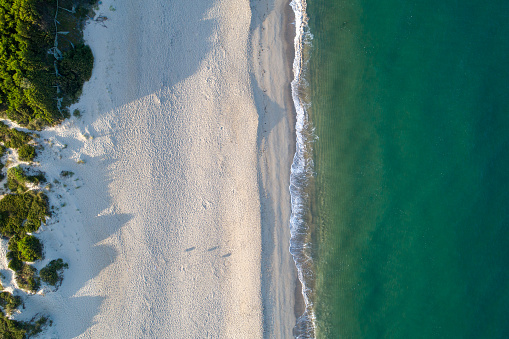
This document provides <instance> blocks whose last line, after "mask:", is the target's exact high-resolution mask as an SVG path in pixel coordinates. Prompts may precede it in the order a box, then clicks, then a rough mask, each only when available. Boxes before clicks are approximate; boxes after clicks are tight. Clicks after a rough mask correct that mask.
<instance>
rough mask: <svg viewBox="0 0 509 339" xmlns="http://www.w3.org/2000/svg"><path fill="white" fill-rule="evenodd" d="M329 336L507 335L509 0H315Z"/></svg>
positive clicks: (320, 294)
mask: <svg viewBox="0 0 509 339" xmlns="http://www.w3.org/2000/svg"><path fill="white" fill-rule="evenodd" d="M308 15H309V17H310V21H309V26H310V30H311V32H312V34H313V35H314V40H313V47H312V48H311V59H310V62H309V68H308V76H307V80H308V81H309V90H310V98H311V102H312V107H311V109H310V116H311V120H312V123H313V125H314V127H315V128H316V135H317V136H318V137H319V140H318V141H316V142H315V143H314V151H315V152H314V156H315V166H316V167H315V170H316V173H317V175H316V183H317V194H316V199H315V201H316V203H315V205H314V210H313V211H314V215H315V218H314V220H315V222H316V224H317V231H316V234H315V238H314V246H315V247H314V249H315V263H316V270H317V275H316V300H315V301H316V303H315V307H316V317H317V337H318V338H509V208H508V206H509V1H507V0H493V1H479V0H469V1H452V0H428V1H424V0H422V1H417V2H416V1H397V0H386V1H375V0H369V1H367V0H365V1H364V0H349V1H346V0H308Z"/></svg>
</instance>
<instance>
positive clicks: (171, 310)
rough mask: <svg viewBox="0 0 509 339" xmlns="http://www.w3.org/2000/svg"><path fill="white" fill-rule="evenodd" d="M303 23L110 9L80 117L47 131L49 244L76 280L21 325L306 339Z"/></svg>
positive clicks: (118, 5)
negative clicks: (293, 228)
mask: <svg viewBox="0 0 509 339" xmlns="http://www.w3.org/2000/svg"><path fill="white" fill-rule="evenodd" d="M288 11H289V5H288V3H286V1H280V0H278V1H275V2H274V1H270V0H266V1H265V0H263V1H257V2H256V3H255V2H252V3H251V2H250V1H247V0H219V1H213V2H210V1H206V0H193V1H185V2H182V1H181V2H174V3H169V2H167V1H163V0H149V1H145V2H143V3H138V2H135V1H127V2H116V1H109V0H108V1H103V2H102V4H101V5H100V7H99V9H98V10H97V11H96V16H95V19H97V18H99V17H101V16H102V17H103V19H100V20H91V21H89V23H88V24H87V25H86V28H85V31H84V32H85V40H86V42H87V43H88V44H89V45H90V46H91V48H92V51H93V53H94V57H95V64H94V70H93V74H92V78H91V80H90V81H89V82H87V83H86V84H85V86H84V89H83V95H82V97H81V99H80V101H79V102H78V103H77V104H75V105H73V106H72V107H71V112H72V111H73V110H74V109H78V110H79V111H80V114H81V117H73V118H71V119H70V120H68V121H66V122H64V123H63V124H62V125H60V126H57V127H54V128H50V129H47V130H45V131H43V132H42V133H41V142H42V143H43V144H45V150H44V151H43V152H42V154H41V155H40V157H39V161H40V164H41V165H40V168H41V170H43V171H45V172H46V173H47V176H48V178H50V179H51V180H56V181H53V182H54V184H53V186H52V189H51V192H50V193H49V196H50V203H51V204H52V205H53V206H55V210H54V213H53V215H52V217H51V218H50V219H49V220H48V222H47V225H45V226H43V227H42V231H41V232H40V234H39V236H40V238H42V240H43V242H44V244H45V253H46V258H48V259H47V260H49V258H51V257H62V258H63V259H64V261H66V262H68V263H69V269H68V270H66V272H65V279H64V281H63V284H62V286H61V287H60V288H59V290H58V291H57V292H52V291H44V293H40V294H38V295H36V296H33V297H30V298H29V300H28V301H27V305H28V306H29V307H28V309H29V310H30V311H29V312H24V313H23V314H22V315H20V316H19V317H18V318H19V319H25V318H26V319H30V317H31V316H33V314H34V313H35V312H41V313H45V314H48V315H49V316H50V317H51V318H52V320H53V326H52V327H50V329H49V330H48V332H47V335H48V337H54V338H75V337H77V338H100V337H108V338H126V337H130V338H140V337H145V338H190V337H193V338H209V337H210V338H261V337H291V336H292V329H293V326H294V325H295V321H296V320H295V319H296V318H295V303H296V302H295V299H296V297H295V296H296V293H295V292H296V288H297V291H298V286H296V270H295V266H294V263H293V260H292V258H291V256H290V253H289V251H288V247H289V239H290V234H289V227H288V225H289V217H290V196H289V190H288V186H289V174H290V173H289V172H290V164H291V159H292V157H293V153H294V137H293V132H292V129H293V127H292V124H293V123H294V122H293V121H292V119H293V118H292V103H291V96H290V86H289V84H290V78H291V58H290V57H293V56H292V50H291V46H290V45H288V43H287V41H285V36H287V35H288V31H287V29H288V27H290V29H292V26H291V22H290V20H291V19H290V18H289V16H288V15H287V14H288ZM104 18H106V19H104ZM290 43H291V40H290ZM62 170H66V171H71V172H73V173H74V174H73V175H72V177H66V178H63V177H62V176H61V175H60V172H61V171H62ZM44 263H45V262H42V263H41V264H40V266H43V264H44ZM5 264H6V263H5ZM297 295H298V293H297Z"/></svg>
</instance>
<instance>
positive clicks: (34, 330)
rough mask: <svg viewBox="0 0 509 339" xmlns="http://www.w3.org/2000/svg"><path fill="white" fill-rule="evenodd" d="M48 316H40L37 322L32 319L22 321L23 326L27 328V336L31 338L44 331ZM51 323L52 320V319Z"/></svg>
mask: <svg viewBox="0 0 509 339" xmlns="http://www.w3.org/2000/svg"><path fill="white" fill-rule="evenodd" d="M48 320H49V319H48V318H47V317H40V318H39V319H37V320H36V321H35V322H34V321H33V320H32V321H31V322H29V323H22V327H23V328H24V329H25V330H26V337H27V338H31V337H33V336H35V335H37V334H39V333H41V332H42V330H43V329H44V326H45V325H46V324H47V323H48ZM50 325H51V321H50Z"/></svg>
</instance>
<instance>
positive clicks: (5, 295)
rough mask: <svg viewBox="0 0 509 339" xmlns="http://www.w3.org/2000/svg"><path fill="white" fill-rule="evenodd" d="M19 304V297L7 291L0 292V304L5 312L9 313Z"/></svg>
mask: <svg viewBox="0 0 509 339" xmlns="http://www.w3.org/2000/svg"><path fill="white" fill-rule="evenodd" d="M20 305H21V297H19V296H13V295H12V294H11V293H9V292H5V291H4V292H0V306H2V308H3V309H4V310H5V312H6V313H7V314H11V312H12V311H13V310H15V309H16V308H18V306H20Z"/></svg>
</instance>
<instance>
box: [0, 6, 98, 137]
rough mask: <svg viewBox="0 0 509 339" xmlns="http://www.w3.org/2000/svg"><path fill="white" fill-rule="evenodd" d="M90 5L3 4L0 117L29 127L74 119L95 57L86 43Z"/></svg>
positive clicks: (0, 11) (0, 12)
mask: <svg viewBox="0 0 509 339" xmlns="http://www.w3.org/2000/svg"><path fill="white" fill-rule="evenodd" d="M89 5H90V2H89V1H81V2H78V3H77V4H76V2H75V1H70V0H60V1H58V0H46V1H40V0H1V1H0V38H1V39H0V113H1V114H2V115H3V116H5V117H7V118H9V119H11V120H13V121H16V122H17V123H19V124H21V125H23V126H26V127H28V128H30V129H41V128H42V127H44V126H46V125H52V124H55V123H58V122H59V121H61V120H62V119H64V118H65V117H67V116H69V112H68V110H67V108H66V107H67V106H68V105H70V104H72V103H73V102H76V101H77V99H78V97H79V94H80V93H81V89H82V86H83V83H84V82H85V81H87V80H88V79H90V76H91V75H92V66H93V60H94V58H93V55H92V52H91V50H90V48H89V47H88V46H86V45H84V44H83V39H82V32H81V28H82V22H83V19H84V18H86V15H87V13H88V6H89Z"/></svg>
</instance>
